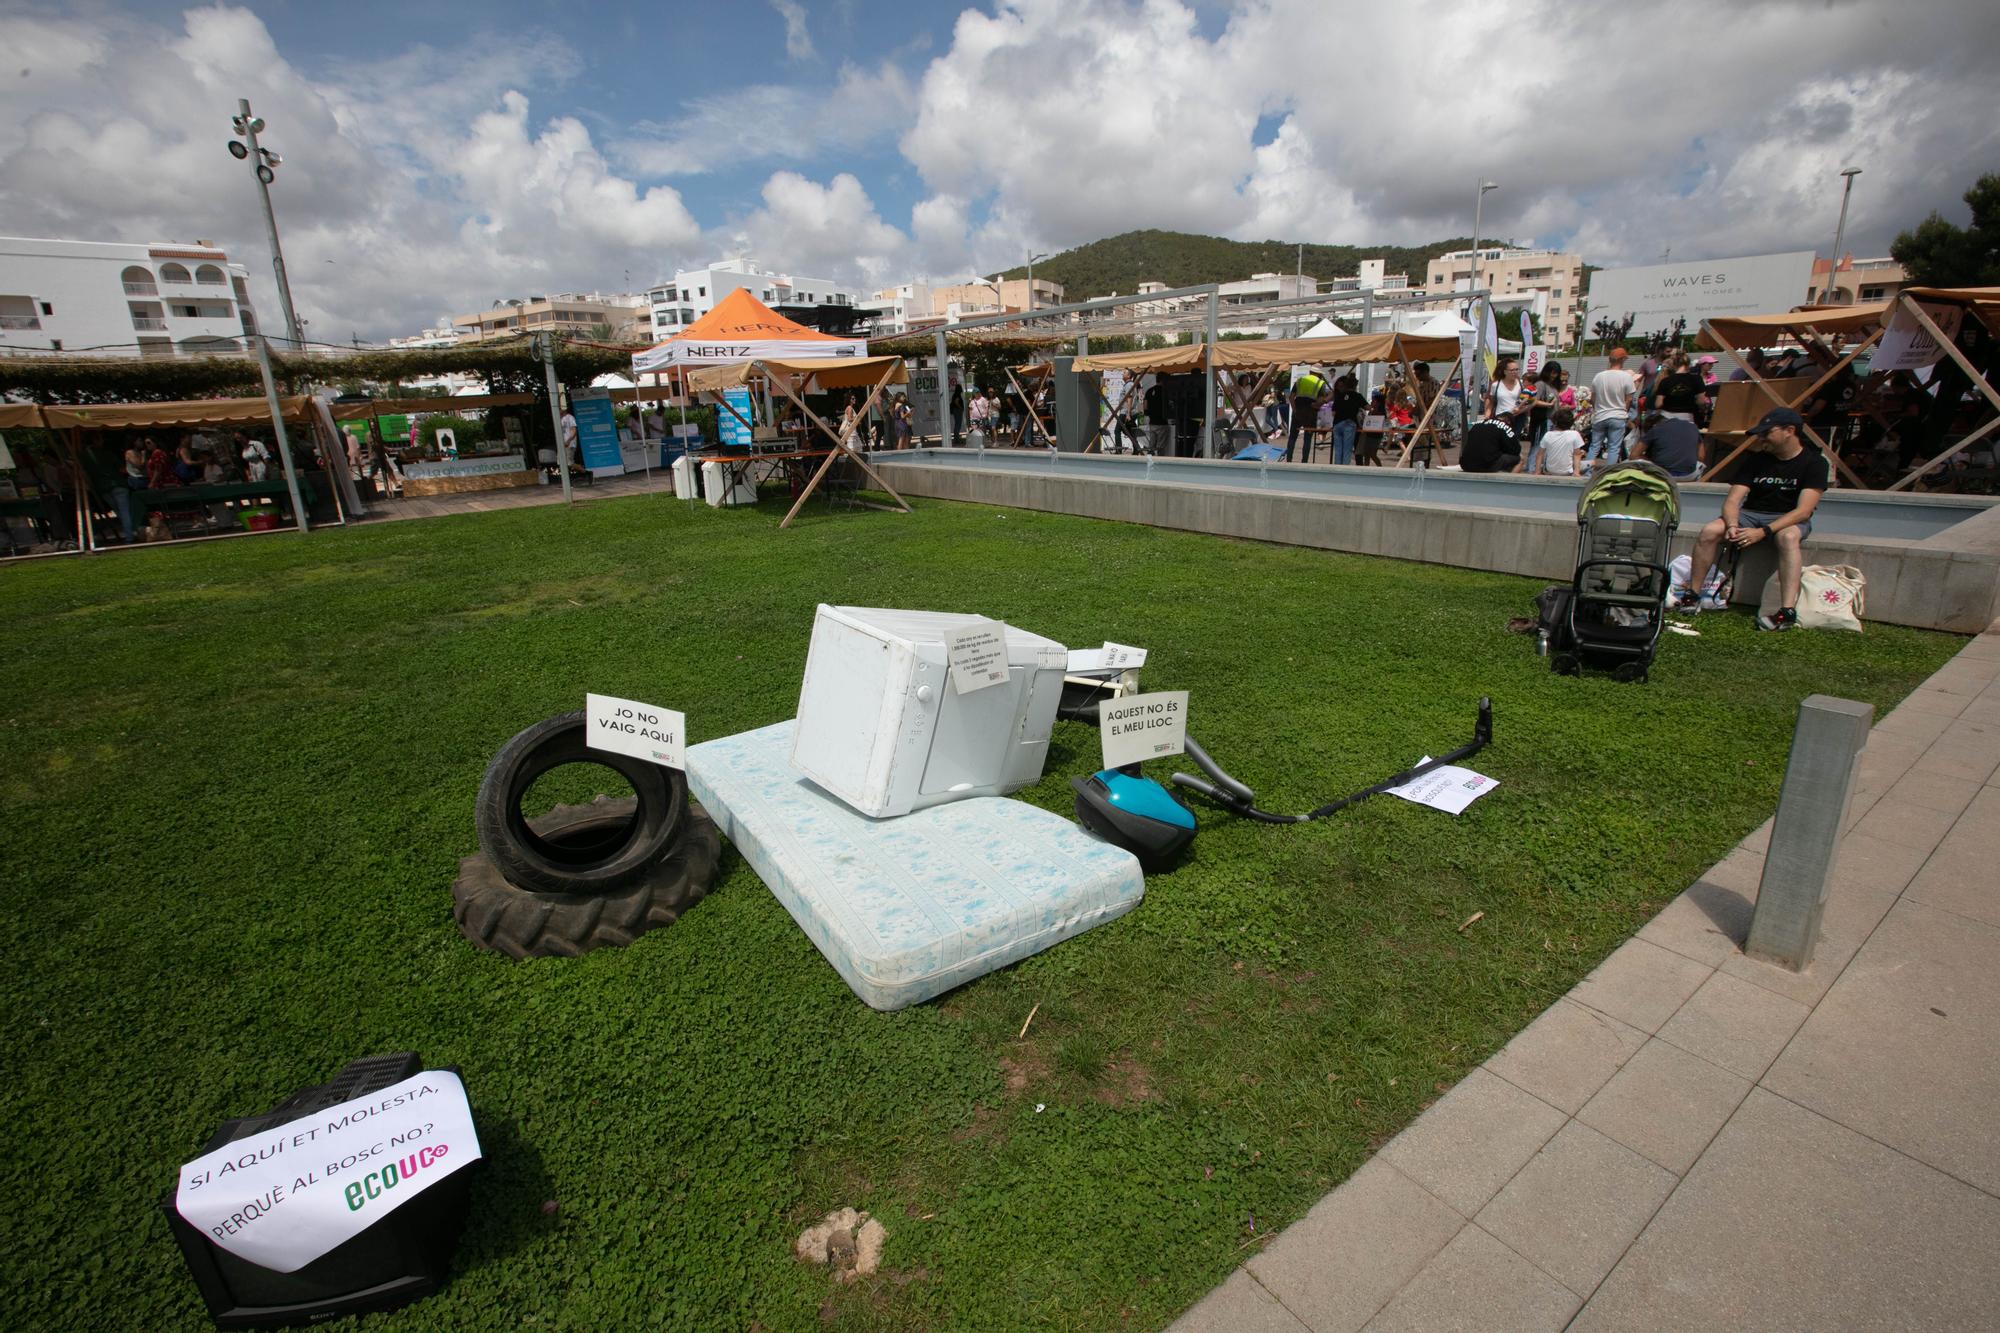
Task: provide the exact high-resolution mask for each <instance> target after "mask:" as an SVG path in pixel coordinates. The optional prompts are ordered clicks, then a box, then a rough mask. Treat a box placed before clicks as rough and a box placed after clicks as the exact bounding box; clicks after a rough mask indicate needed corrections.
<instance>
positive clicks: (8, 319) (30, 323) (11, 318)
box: [0, 315, 42, 329]
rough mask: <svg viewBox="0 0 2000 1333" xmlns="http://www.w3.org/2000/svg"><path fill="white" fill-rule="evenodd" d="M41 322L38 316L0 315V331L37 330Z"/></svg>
mask: <svg viewBox="0 0 2000 1333" xmlns="http://www.w3.org/2000/svg"><path fill="white" fill-rule="evenodd" d="M40 327H42V320H41V317H40V316H39V315H0V329H39V328H40Z"/></svg>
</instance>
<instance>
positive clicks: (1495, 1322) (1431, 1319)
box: [1368, 1226, 1583, 1333]
mask: <svg viewBox="0 0 2000 1333" xmlns="http://www.w3.org/2000/svg"><path fill="white" fill-rule="evenodd" d="M1581 1304H1583V1301H1582V1300H1581V1299H1580V1298H1579V1297H1578V1296H1577V1295H1576V1294H1575V1293H1574V1292H1572V1291H1570V1290H1569V1289H1568V1288H1567V1287H1565V1286H1563V1284H1562V1283H1560V1282H1558V1281H1556V1280H1555V1279H1554V1278H1552V1277H1550V1276H1549V1275H1548V1274H1547V1273H1544V1272H1543V1271H1542V1270H1541V1269H1539V1268H1537V1267H1535V1266H1534V1265H1533V1264H1531V1263H1529V1262H1528V1261H1527V1260H1526V1259H1523V1258H1522V1257H1521V1256H1520V1255H1518V1254H1516V1253H1514V1252H1513V1251H1512V1250H1510V1249H1508V1248H1507V1247H1506V1246H1505V1245H1502V1244H1501V1243H1500V1242H1499V1241H1497V1240H1495V1239H1493V1237H1492V1236H1490V1235H1488V1234H1487V1233H1486V1232H1484V1231H1482V1230H1480V1229H1479V1228H1478V1227H1472V1226H1469V1227H1467V1228H1465V1230H1463V1231H1461V1232H1459V1233H1458V1234H1457V1235H1456V1236H1453V1237H1452V1238H1451V1244H1449V1245H1447V1246H1445V1247H1444V1249H1443V1250H1441V1251H1439V1253H1438V1256H1437V1258H1435V1259H1433V1260H1431V1261H1430V1262H1429V1263H1428V1264H1425V1265H1424V1271H1423V1272H1421V1273H1419V1274H1417V1276H1416V1277H1415V1279H1413V1280H1412V1281H1411V1283H1410V1285H1409V1286H1407V1287H1404V1288H1403V1289H1402V1291H1400V1292H1398V1293H1397V1295H1396V1299H1395V1300H1393V1301H1390V1302H1389V1304H1388V1305H1387V1306H1385V1307H1384V1308H1383V1310H1382V1313H1381V1314H1378V1315H1376V1316H1375V1318H1374V1319H1373V1320H1372V1321H1371V1322H1370V1323H1369V1325H1368V1333H1497V1331H1498V1330H1516V1329H1518V1330H1520V1331H1521V1333H1535V1331H1538V1330H1547V1331H1548V1333H1556V1330H1559V1329H1561V1328H1562V1327H1563V1325H1565V1324H1567V1323H1568V1322H1569V1317H1570V1316H1571V1315H1573V1314H1575V1313H1576V1309H1577V1307H1578V1306H1579V1305H1581Z"/></svg>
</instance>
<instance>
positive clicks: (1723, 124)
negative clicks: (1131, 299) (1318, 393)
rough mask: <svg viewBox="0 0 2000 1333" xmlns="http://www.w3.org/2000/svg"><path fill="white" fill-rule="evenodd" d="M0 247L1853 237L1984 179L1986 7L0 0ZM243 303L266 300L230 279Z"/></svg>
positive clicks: (343, 272)
mask: <svg viewBox="0 0 2000 1333" xmlns="http://www.w3.org/2000/svg"><path fill="white" fill-rule="evenodd" d="M0 52H3V53H5V54H4V56H0V233H7V234H17V235H29V236H60V237H70V238H78V239H88V240H156V239H166V238H174V239H181V240H192V239H195V238H197V237H200V238H207V239H213V240H215V241H217V242H220V243H222V244H224V245H225V246H227V247H228V248H229V249H230V250H231V252H232V254H233V255H234V257H236V258H238V259H241V260H242V261H244V262H245V263H247V264H248V265H249V266H250V268H251V270H252V272H253V273H254V274H258V275H263V274H267V273H268V272H269V263H268V255H267V254H266V251H265V242H264V238H263V228H262V221H261V217H260V214H259V211H258V207H257V203H256V198H255V190H254V185H253V183H252V182H251V181H250V179H249V177H248V172H247V171H246V170H245V168H244V167H243V166H242V165H241V164H239V163H237V162H236V161H235V160H234V159H233V158H230V157H229V156H228V155H227V153H226V152H225V151H224V143H225V140H226V139H227V138H228V133H229V118H230V116H231V115H232V114H233V112H234V110H235V105H236V99H237V98H239V97H248V98H249V99H251V101H252V103H253V104H254V106H255V108H256V110H257V112H258V114H260V115H261V116H263V117H264V118H265V120H266V121H267V122H269V125H270V129H269V131H268V132H267V135H266V141H267V143H268V144H269V146H271V147H273V148H275V149H276V150H277V151H278V152H280V153H282V154H283V155H284V158H285V163H284V166H283V167H282V168H281V169H280V171H279V175H278V182H277V185H276V186H275V197H276V200H277V207H278V211H279V219H280V224H281V226H282V228H283V231H284V237H285V246H286V257H287V259H288V261H289V263H290V265H291V270H292V274H293V288H294V292H295V295H296V296H297V299H298V303H299V306H300V311H301V313H302V314H303V315H304V316H305V317H306V318H307V319H308V321H309V325H310V327H309V330H308V336H310V337H314V338H323V339H329V340H335V341H346V340H347V339H348V338H349V337H350V336H352V335H355V334H358V335H359V336H360V337H362V338H364V339H373V338H382V337H387V336H388V335H390V334H397V333H407V332H412V331H414V330H415V329H417V328H419V327H421V326H422V325H423V324H425V323H428V322H431V321H434V320H436V319H437V318H438V317H439V316H442V315H446V314H449V313H466V312H469V311H472V310H476V309H481V308H484V307H486V306H487V305H489V304H490V303H491V302H492V301H493V300H494V299H495V298H498V297H504V296H510V295H525V294H532V293H537V292H545V291H551V290H573V289H583V290H587V289H591V288H604V289H623V288H628V287H629V288H633V289H636V288H640V287H643V286H645V285H647V284H649V283H652V282H654V281H657V280H658V279H659V278H660V277H661V276H662V275H665V274H670V273H671V272H672V271H673V269H674V267H675V266H676V265H688V264H693V263H697V262H702V261H706V260H708V259H711V258H720V257H723V256H726V255H729V254H737V253H748V254H751V255H753V256H755V257H756V258H758V259H759V260H761V261H763V262H764V263H765V264H766V265H767V266H769V267H773V268H778V269H780V270H784V271H790V272H794V273H799V274H806V275H813V276H832V277H838V278H843V279H848V280H852V281H854V282H856V283H857V284H859V285H863V286H874V285H883V284H888V283H894V282H898V281H904V280H908V279H910V278H920V277H924V276H935V277H940V278H953V277H961V276H963V275H965V274H967V273H969V272H971V271H973V270H975V269H985V270H986V271H989V272H990V271H991V270H992V269H994V268H998V267H1001V266H1005V265H1010V264H1017V263H1019V262H1020V261H1021V260H1022V258H1023V257H1024V256H1025V255H1026V254H1027V252H1028V251H1029V249H1030V248H1031V247H1032V248H1033V249H1036V250H1056V249H1061V248H1064V247H1066V246H1070V245H1075V244H1078V243H1081V242H1084V241H1089V240H1092V239H1095V238H1097V237H1100V236H1107V235H1111V234H1114V233H1117V232H1120V231H1125V230H1129V229H1131V228H1135V227H1164V228H1172V229H1177V230H1186V231H1200V232H1212V233H1217V234H1221V235H1227V236H1234V237H1239V238H1244V239H1263V238H1267V237H1270V238H1279V239H1285V240H1307V241H1324V242H1348V243H1354V244H1370V243H1394V242H1418V241H1424V240H1429V239H1433V238H1436V237H1439V236H1444V235H1454V234H1464V233H1465V232H1467V231H1469V230H1470V226H1471V219H1470V212H1471V202H1472V195H1473V189H1474V186H1475V183H1476V182H1477V180H1478V178H1479V177H1480V176H1481V175H1482V174H1483V175H1485V176H1487V177H1489V178H1490V179H1493V180H1496V181H1498V182H1500V184H1501V187H1502V188H1501V189H1500V190H1499V191H1497V192H1496V193H1493V194H1491V195H1489V196H1487V208H1486V219H1487V231H1488V232H1489V233H1492V234H1504V235H1507V236H1510V237H1512V238H1515V239H1518V240H1522V241H1534V242H1540V243H1545V244H1559V245H1564V246H1570V247H1575V248H1578V249H1580V250H1581V251H1582V253H1583V255H1584V257H1585V258H1586V259H1588V260H1589V261H1590V262H1592V263H1598V264H1620V263H1644V262H1653V261H1656V260H1658V259H1659V257H1660V256H1661V255H1662V254H1663V253H1664V252H1665V251H1667V250H1669V249H1671V251H1672V253H1673V256H1674V258H1676V259H1683V258H1685V259H1700V258H1721V257H1727V256H1733V255H1741V254H1755V253H1760V252H1763V251H1767V250H1789V249H1818V250H1820V251H1822V252H1823V251H1826V250H1828V249H1830V248H1831V245H1832V239H1833V236H1832V233H1833V227H1834V220H1835V213H1836V210H1837V206H1838V189H1839V179H1838V175H1837V173H1838V171H1839V169H1840V168H1841V167H1843V166H1847V165H1854V166H1859V167H1861V168H1863V175H1862V176H1861V177H1860V178H1859V180H1858V181H1857V183H1856V188H1855V193H1854V205H1853V211H1852V214H1851V216H1850V218H1849V222H1848V240H1849V246H1848V248H1849V249H1852V250H1854V251H1856V252H1857V253H1877V254H1879V253H1882V252H1884V250H1885V249H1886V247H1887V245H1888V242H1889V239H1890V238H1891V237H1892V236H1893V235H1894V234H1895V232H1896V231H1897V230H1899V229H1900V228H1902V227H1905V226H1908V225H1910V224H1911V223H1913V222H1915V221H1916V220H1918V219H1919V218H1921V217H1922V216H1923V215H1924V214H1925V213H1926V212H1928V211H1929V210H1930V209H1932V208H1940V209H1943V210H1945V211H1946V212H1947V214H1948V215H1949V216H1953V217H1954V218H1956V219H1958V220H1960V221H1963V217H1962V216H1961V215H1962V213H1963V206H1962V205H1961V204H1959V202H1958V196H1959V195H1960V194H1961V193H1962V192H1963V191H1964V189H1965V188H1966V186H1967V185H1968V184H1970V182H1971V180H1972V178H1973V177H1974V176H1976V175H1977V174H1978V173H1979V172H1981V171H1989V170H2000V116H1996V115H1995V112H1994V105H1995V98H1994V92H1993V76H1992V71H1993V69H1995V68H1996V67H2000V12H1996V9H1995V0H1810V2H1807V0H1744V2H1743V3H1738V4H1735V5H1730V6H1723V5H1704V6H1699V7H1695V8H1688V7H1679V8H1676V7H1661V6H1638V5H1620V6H1616V7H1612V6H1606V5H1601V4H1597V3H1590V2H1588V0H1586V2H1583V3H1579V2H1578V0H1565V2H1557V3H1550V2H1547V0H1517V2H1516V3H1513V4H1509V5H1493V4H1476V3H1464V2H1461V0H1422V2H1421V3H1420V2H1419V0H1369V2H1368V3H1349V2H1348V0H1242V3H1237V4H1214V3H1187V2H1185V0H987V3H984V4H980V5H976V6H971V7H966V6H963V5H962V4H952V3H928V2H925V0H731V2H730V3H727V4H720V5H716V4H703V5H691V4H679V3H652V4H640V3H622V2H620V0H584V2H582V3H576V2H575V0H572V3H568V4H560V5H558V4H543V3H529V2H528V0H484V2H483V3H477V4H473V3H464V4H444V3H414V4H413V3H409V0H399V3H395V4H384V3H376V0H343V3H340V4H326V3H324V2H323V0H268V2H266V0H255V2H253V3H250V4H247V5H229V4H221V5H214V6H210V7H200V8H185V7H183V6H181V5H168V4H150V3H129V2H128V3H109V2H95V3H94V2H93V0H73V2H72V3H67V4H61V5H55V4H29V5H21V4H9V3H7V0H0ZM256 294H257V298H258V300H259V302H260V303H261V304H263V305H264V306H265V308H266V309H267V311H275V309H276V302H275V299H274V298H273V297H272V296H271V293H270V288H269V284H268V283H264V284H263V285H262V286H260V287H259V288H258V289H257V293H256Z"/></svg>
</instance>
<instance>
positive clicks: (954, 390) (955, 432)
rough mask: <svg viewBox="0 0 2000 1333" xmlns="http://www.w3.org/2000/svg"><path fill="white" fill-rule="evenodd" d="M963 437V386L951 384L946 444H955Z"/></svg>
mask: <svg viewBox="0 0 2000 1333" xmlns="http://www.w3.org/2000/svg"><path fill="white" fill-rule="evenodd" d="M964 438H965V386H964V385H962V384H954V385H952V386H951V438H950V439H949V440H946V441H945V443H946V444H951V445H956V444H957V443H958V442H959V441H960V440H963V439H964Z"/></svg>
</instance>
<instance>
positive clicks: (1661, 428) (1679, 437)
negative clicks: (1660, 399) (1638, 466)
mask: <svg viewBox="0 0 2000 1333" xmlns="http://www.w3.org/2000/svg"><path fill="white" fill-rule="evenodd" d="M1646 457H1648V458H1650V459H1652V460H1653V461H1654V462H1655V463H1658V464H1659V465H1660V466H1661V467H1663V468H1665V469H1666V470H1667V471H1668V472H1671V473H1672V474H1673V475H1674V476H1676V477H1687V476H1692V475H1693V474H1694V465H1695V464H1696V463H1697V462H1699V461H1700V459H1701V428H1700V427H1699V426H1697V425H1695V424H1694V423H1693V422H1692V421H1682V420H1680V419H1678V418H1676V417H1668V418H1666V419H1665V420H1663V421H1661V422H1660V424H1659V425H1657V426H1655V427H1653V428H1652V429H1651V430H1649V431H1647V432H1646ZM1750 507H1751V508H1752V509H1755V508H1756V507H1757V506H1755V505H1752V506H1750Z"/></svg>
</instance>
